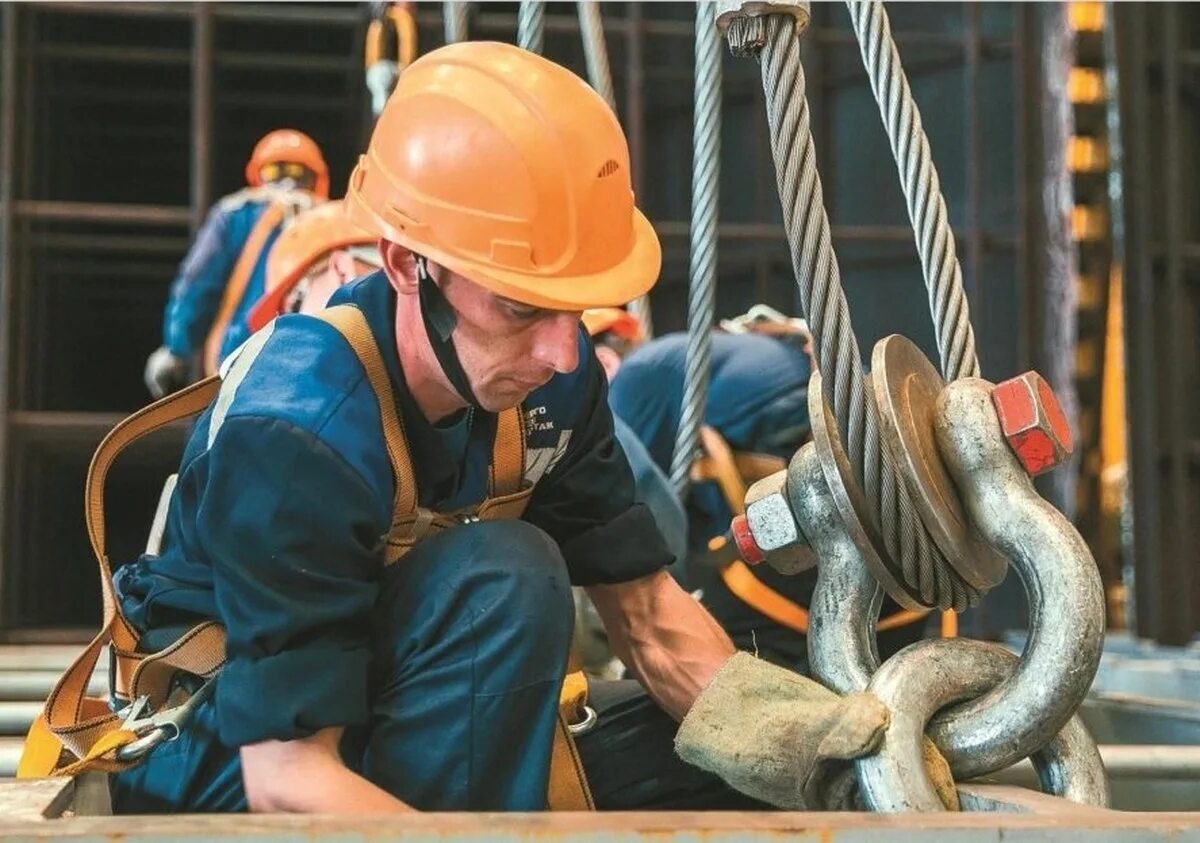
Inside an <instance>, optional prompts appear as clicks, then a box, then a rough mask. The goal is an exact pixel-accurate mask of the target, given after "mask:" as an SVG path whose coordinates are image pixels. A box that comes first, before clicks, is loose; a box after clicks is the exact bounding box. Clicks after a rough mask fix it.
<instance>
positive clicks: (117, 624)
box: [17, 378, 224, 778]
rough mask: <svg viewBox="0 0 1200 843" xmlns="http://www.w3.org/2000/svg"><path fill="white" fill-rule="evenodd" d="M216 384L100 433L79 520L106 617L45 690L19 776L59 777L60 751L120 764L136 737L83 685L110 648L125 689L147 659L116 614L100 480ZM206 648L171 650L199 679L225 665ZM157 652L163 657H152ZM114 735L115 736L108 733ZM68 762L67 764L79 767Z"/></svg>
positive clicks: (202, 401)
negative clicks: (121, 752) (46, 694)
mask: <svg viewBox="0 0 1200 843" xmlns="http://www.w3.org/2000/svg"><path fill="white" fill-rule="evenodd" d="M219 386H220V382H219V381H218V380H217V379H216V378H207V379H205V380H203V381H201V382H200V383H197V384H193V385H192V386H189V387H187V388H186V389H184V390H181V391H180V392H177V393H175V394H173V395H169V396H167V397H166V398H163V399H161V400H159V401H155V402H154V403H153V404H151V405H149V406H148V407H145V408H143V409H142V410H139V411H138V412H136V413H134V414H133V415H132V416H130V417H129V418H127V419H125V420H124V421H122V422H121V423H120V424H118V425H117V426H116V427H114V428H113V429H112V431H110V432H109V434H108V435H107V436H106V437H104V440H103V441H102V442H101V443H100V447H98V448H97V449H96V454H95V456H93V457H92V463H91V466H90V467H89V468H88V476H87V484H86V486H85V489H84V517H85V519H86V521H87V530H88V538H89V539H90V541H91V545H92V552H93V553H94V554H95V556H96V561H97V562H98V564H99V566H100V591H101V594H102V596H103V604H104V619H103V625H102V626H101V628H100V632H99V633H98V634H97V635H96V637H95V638H93V639H92V641H91V643H90V644H88V645H87V647H86V648H85V649H84V651H83V652H82V653H81V654H80V655H79V657H78V658H77V659H75V661H74V662H73V663H72V664H71V666H70V667H68V668H67V670H66V672H65V673H64V674H63V675H62V677H61V678H60V679H59V680H58V683H57V684H56V685H55V686H54V690H53V691H51V692H50V697H49V698H48V699H47V700H46V705H45V707H44V708H43V710H42V714H41V715H40V716H39V717H38V718H37V719H36V720H35V721H34V723H33V726H32V727H31V728H30V732H29V736H28V737H27V739H26V743H25V750H24V753H23V754H22V757H21V761H20V763H19V765H18V769H17V775H18V776H19V777H22V778H29V777H40V776H48V775H52V774H61V772H62V770H64V769H67V768H68V767H64V766H60V756H61V755H63V752H62V750H63V749H66V750H67V751H68V752H69V754H70V756H73V759H81V760H86V763H87V764H89V765H90V766H89V768H90V769H105V770H112V769H121V768H122V767H121V765H119V764H117V762H116V761H115V759H114V758H113V755H114V753H115V752H116V750H117V749H119V748H120V747H121V746H124V745H125V744H127V743H130V742H131V741H132V740H134V739H135V738H136V736H135V735H133V734H132V733H130V732H125V731H124V730H121V729H120V725H121V718H120V716H119V715H117V714H115V713H113V712H112V711H111V710H110V709H109V707H108V703H107V701H106V700H104V699H102V698H98V697H89V696H88V695H87V686H88V682H89V681H90V680H91V677H92V673H93V671H94V670H95V668H96V663H97V661H98V660H99V658H100V653H101V652H102V651H103V649H104V647H105V646H110V649H111V654H110V658H111V659H112V661H113V664H112V671H113V677H114V683H115V685H116V687H115V688H114V692H115V693H117V694H118V695H121V694H123V692H125V691H126V689H128V688H129V687H130V686H131V685H132V684H133V680H134V676H135V675H136V674H137V672H138V670H139V668H140V667H141V662H142V660H143V659H144V658H146V657H144V656H140V655H138V653H137V645H138V634H137V631H136V630H135V629H134V628H133V626H132V625H130V623H129V622H128V621H127V620H126V619H125V616H124V614H122V612H121V606H120V602H119V601H118V599H117V593H116V588H115V587H114V586H113V581H112V567H111V565H110V563H109V560H108V554H107V547H106V536H105V521H104V481H105V479H106V477H107V475H108V469H109V468H110V467H111V465H112V463H113V461H114V460H115V459H116V458H117V455H119V454H120V453H121V451H123V450H124V449H125V448H126V447H128V446H129V445H130V444H132V443H133V442H136V441H137V440H138V439H140V438H142V437H143V436H145V435H146V434H148V433H151V432H153V431H155V430H158V429H159V428H161V427H163V426H165V425H168V424H171V423H172V422H175V421H178V420H180V419H184V418H187V417H188V416H192V415H195V414H196V413H199V412H200V411H201V410H203V409H204V408H205V407H207V406H208V404H209V403H210V402H211V401H212V400H213V398H214V397H216V394H217V390H218V388H219ZM201 643H202V644H204V646H202V647H199V648H197V649H196V650H194V651H192V650H191V649H189V650H188V651H187V652H182V653H181V652H176V653H175V654H173V655H174V657H175V658H176V660H177V661H178V662H179V663H181V664H184V665H186V669H188V670H189V671H190V672H194V673H196V674H197V675H199V676H210V675H212V674H213V673H215V672H216V671H217V670H218V669H219V668H220V666H221V665H222V664H223V663H224V646H223V641H222V645H221V646H219V647H217V648H215V649H214V648H213V647H212V646H210V645H211V641H209V640H208V639H207V638H205V637H203V636H202V638H201ZM156 655H161V654H156ZM110 735H112V737H110ZM73 759H70V760H69V761H68V766H69V767H70V768H71V769H72V770H74V769H78V767H77V765H73V764H71V763H70V762H71V761H73Z"/></svg>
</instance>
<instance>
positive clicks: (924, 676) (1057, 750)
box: [854, 638, 1108, 812]
mask: <svg viewBox="0 0 1200 843" xmlns="http://www.w3.org/2000/svg"><path fill="white" fill-rule="evenodd" d="M1016 661H1017V657H1016V656H1014V655H1013V654H1012V653H1010V652H1008V651H1007V650H1005V649H1004V648H1003V647H1000V646H999V645H996V644H988V643H986V642H983V641H972V640H970V639H965V638H953V639H937V640H925V641H920V642H917V643H916V644H913V645H912V646H910V647H906V648H905V649H904V650H902V651H901V652H899V653H897V654H896V655H895V656H894V657H892V658H890V659H888V661H887V662H886V663H885V664H884V665H883V666H882V667H881V668H880V669H879V671H878V672H877V673H876V674H875V676H874V677H873V678H872V679H871V682H870V684H869V685H868V688H867V690H868V691H869V692H871V693H873V694H875V695H876V696H877V697H879V699H881V700H882V701H883V702H884V704H885V705H887V707H888V708H889V709H891V711H892V722H891V724H890V725H889V726H888V730H887V732H886V733H885V735H884V738H883V743H882V744H881V745H880V747H879V751H878V752H877V753H875V754H874V755H871V756H868V757H865V758H861V759H859V760H857V761H855V762H854V764H855V772H856V773H857V777H858V784H859V796H860V799H861V800H862V802H863V804H864V805H865V806H866V807H867V808H869V809H870V810H872V811H891V812H894V811H942V810H945V808H944V806H943V804H942V800H941V799H940V798H939V797H938V794H937V791H936V790H935V788H934V785H933V782H932V781H931V780H930V778H929V774H928V772H927V771H926V768H925V762H924V758H923V756H922V752H921V741H922V738H923V736H924V734H925V730H926V724H928V723H929V720H930V717H931V716H933V714H934V713H935V712H936V711H938V710H939V709H941V708H943V707H944V706H946V705H950V704H953V703H955V702H959V701H962V700H965V699H970V698H972V697H978V696H979V695H980V694H984V693H986V692H987V691H988V690H989V689H990V688H993V687H995V686H996V685H998V684H1002V683H1003V682H1005V681H1006V680H1007V679H1008V677H1009V676H1010V675H1011V674H1012V671H1013V667H1014V664H1015V662H1016ZM934 741H935V743H936V742H937V739H936V737H935V738H934ZM939 748H940V744H939ZM947 760H949V758H948V759H947ZM1030 760H1031V761H1032V762H1033V766H1034V768H1035V769H1036V770H1037V774H1038V779H1039V780H1040V782H1041V784H1042V789H1043V790H1044V791H1045V792H1046V793H1050V794H1053V795H1055V796H1061V797H1064V798H1066V799H1069V800H1071V801H1072V802H1077V803H1080V804H1084V805H1094V806H1098V807H1106V806H1107V805H1108V779H1107V776H1106V774H1105V772H1104V764H1103V762H1102V761H1101V758H1100V752H1099V750H1098V749H1097V748H1096V743H1095V741H1094V740H1093V739H1092V737H1091V735H1089V734H1088V731H1087V729H1086V728H1085V727H1084V726H1083V723H1082V722H1081V721H1080V720H1079V718H1078V717H1077V716H1075V717H1071V718H1070V719H1069V720H1068V721H1067V723H1066V725H1065V726H1064V727H1063V728H1062V729H1061V730H1060V731H1059V733H1058V734H1057V735H1055V736H1053V737H1052V738H1051V740H1050V742H1049V743H1048V744H1047V745H1046V746H1045V747H1044V748H1043V749H1041V750H1040V751H1038V752H1036V753H1033V754H1032V755H1031V758H1030ZM951 764H952V766H953V762H951ZM1006 766H1007V765H1006ZM956 778H959V779H961V777H960V776H957V775H956Z"/></svg>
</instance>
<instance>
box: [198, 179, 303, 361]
mask: <svg viewBox="0 0 1200 843" xmlns="http://www.w3.org/2000/svg"><path fill="white" fill-rule="evenodd" d="M287 212H288V206H287V204H286V203H284V202H279V201H274V202H271V204H270V205H268V206H267V208H266V210H264V211H263V212H262V215H261V216H260V217H259V218H258V221H257V222H256V223H254V227H253V228H251V229H250V236H249V237H247V238H246V243H245V245H243V246H242V251H241V253H240V254H239V255H238V259H237V263H235V264H234V265H233V272H232V273H231V274H230V276H229V280H228V281H226V283H225V291H224V292H223V293H222V294H221V305H220V307H219V308H218V310H217V316H216V318H215V319H213V323H212V327H211V328H209V329H208V337H207V338H206V339H205V340H204V361H203V362H204V374H205V375H213V374H216V372H217V366H218V364H219V363H220V362H221V361H220V359H219V358H220V355H221V342H222V340H223V339H224V337H225V330H226V329H227V328H228V327H229V322H230V320H231V319H233V314H234V311H236V310H237V306H238V304H239V303H241V301H242V296H244V295H245V294H246V287H247V286H248V285H249V283H250V276H251V275H253V274H254V267H255V266H257V265H258V259H259V258H260V257H261V256H262V253H263V249H264V247H265V246H266V245H267V239H268V238H269V237H270V236H271V232H272V231H274V230H275V229H276V227H277V226H279V224H280V223H282V222H283V219H284V217H285V216H286V215H287Z"/></svg>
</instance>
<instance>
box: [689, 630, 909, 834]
mask: <svg viewBox="0 0 1200 843" xmlns="http://www.w3.org/2000/svg"><path fill="white" fill-rule="evenodd" d="M890 721H891V714H890V713H889V712H888V710H887V708H886V707H885V706H884V704H883V703H882V702H880V701H879V699H878V698H877V697H875V696H873V695H872V694H866V693H861V694H850V695H848V696H845V697H841V696H838V695H837V694H835V693H834V692H833V691H830V690H829V689H827V688H825V687H824V686H822V685H820V684H818V683H816V682H814V681H812V680H811V679H807V678H805V677H803V676H800V675H799V674H797V673H793V672H792V671H790V670H787V669H785V668H782V667H777V666H775V665H773V664H770V663H768V662H765V661H761V660H759V659H756V658H754V657H753V656H751V655H750V654H748V653H737V654H736V655H734V656H733V657H732V658H731V659H729V661H727V662H726V663H725V665H724V666H723V667H722V668H721V669H720V670H719V671H718V672H717V675H716V676H715V677H714V678H713V680H712V682H711V683H709V686H708V687H707V688H705V689H704V691H703V692H702V693H701V694H700V696H699V697H697V699H696V702H695V704H694V705H693V706H692V708H691V710H690V711H689V712H688V714H687V717H685V718H684V719H683V723H681V724H680V726H679V731H678V733H676V735H675V751H676V752H677V753H678V754H679V757H680V758H682V759H683V760H684V761H687V762H688V763H689V764H693V765H695V766H697V767H699V768H701V769H703V770H707V771H708V772H710V773H714V774H716V775H718V776H720V777H721V778H722V779H723V780H724V781H725V782H726V783H727V784H728V785H729V786H730V787H733V788H734V789H735V790H738V791H740V792H742V793H744V794H746V795H747V796H750V797H753V798H755V799H758V800H760V801H762V802H768V803H770V804H772V805H774V806H776V807H777V808H782V809H784V810H793V811H805V810H820V809H823V808H826V807H829V806H830V800H831V799H835V797H834V794H832V793H830V788H835V785H836V784H837V781H838V779H839V775H838V774H839V773H845V772H847V770H848V767H849V764H848V762H849V761H851V760H853V759H855V758H858V757H860V756H863V755H868V754H870V753H871V752H873V751H874V750H875V749H876V748H877V747H878V746H879V742H880V740H882V738H883V733H884V732H885V731H886V730H887V727H888V724H889V723H890ZM843 781H844V779H843ZM835 789H836V788H835ZM844 798H845V797H837V799H844ZM835 801H836V799H835Z"/></svg>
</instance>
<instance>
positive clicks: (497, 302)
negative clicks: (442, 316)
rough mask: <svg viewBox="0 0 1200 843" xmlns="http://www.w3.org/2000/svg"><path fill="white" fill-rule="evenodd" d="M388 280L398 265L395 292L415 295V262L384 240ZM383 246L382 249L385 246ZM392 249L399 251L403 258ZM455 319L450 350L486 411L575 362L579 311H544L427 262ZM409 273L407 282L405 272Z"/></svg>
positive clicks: (515, 400) (512, 401) (515, 399)
mask: <svg viewBox="0 0 1200 843" xmlns="http://www.w3.org/2000/svg"><path fill="white" fill-rule="evenodd" d="M387 247H391V248H390V249H387V251H386V253H385V255H384V260H385V264H386V265H387V266H388V270H389V272H388V275H389V278H391V277H392V276H393V274H395V272H394V270H395V269H396V268H398V269H400V275H401V276H405V277H403V278H402V280H403V283H401V284H399V285H397V284H396V281H395V279H393V286H396V289H397V292H399V293H401V294H408V295H411V296H413V298H414V299H416V298H417V283H416V274H415V272H416V270H415V264H413V262H412V261H411V253H408V252H407V250H404V249H403V247H399V246H395V245H394V244H387ZM385 248H386V247H385ZM392 250H400V251H403V252H404V253H405V254H406V255H408V257H409V259H408V260H407V261H405V260H403V259H400V260H397V256H396V255H395V254H393V253H392ZM428 267H429V272H430V275H431V276H432V277H433V280H434V282H435V283H436V284H437V285H438V286H439V287H441V289H442V294H443V295H444V296H445V297H446V300H447V301H448V302H449V303H450V307H451V308H452V309H453V310H454V313H455V316H456V318H457V324H456V325H455V328H454V333H453V334H452V335H451V337H452V339H453V340H454V348H455V350H456V351H457V352H458V358H459V361H460V362H461V363H462V367H463V371H465V372H466V374H467V379H468V380H469V381H470V383H471V389H472V390H473V391H474V393H475V397H476V398H477V399H478V400H479V403H480V405H481V406H482V407H483V409H485V410H487V411H489V412H493V413H494V412H499V411H500V410H504V409H508V408H509V407H515V406H517V405H518V404H520V403H521V402H522V401H524V400H525V398H526V397H528V396H529V393H531V392H533V391H534V390H535V389H537V388H538V387H540V386H543V385H544V384H545V383H546V382H547V381H549V380H550V378H552V377H554V375H555V374H557V373H566V372H571V371H574V370H575V367H576V366H577V365H579V319H580V316H581V313H580V312H579V311H561V310H545V309H542V308H538V307H530V306H529V305H525V304H522V303H520V302H516V301H513V300H511V299H506V298H504V297H503V296H499V295H496V294H495V293H492V292H491V291H489V290H487V289H486V288H484V287H481V286H480V285H478V284H476V283H474V282H472V281H468V280H467V279H466V278H463V277H462V276H460V275H456V274H455V273H453V272H450V271H449V270H448V269H446V268H445V267H441V266H437V265H435V264H433V263H429V264H428ZM409 272H411V273H412V276H411V280H410V279H409V278H408V277H407V274H408V273H409Z"/></svg>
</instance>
